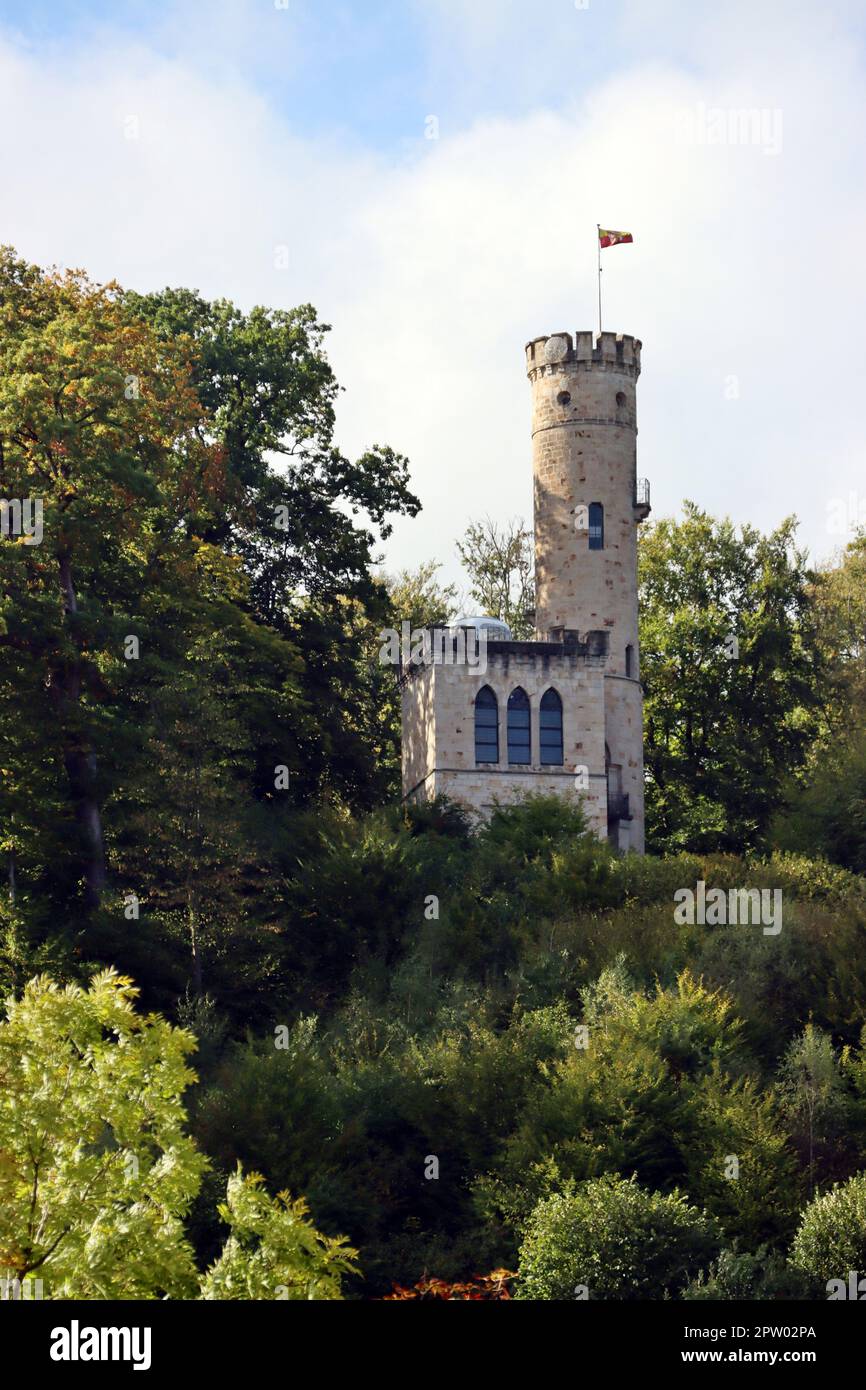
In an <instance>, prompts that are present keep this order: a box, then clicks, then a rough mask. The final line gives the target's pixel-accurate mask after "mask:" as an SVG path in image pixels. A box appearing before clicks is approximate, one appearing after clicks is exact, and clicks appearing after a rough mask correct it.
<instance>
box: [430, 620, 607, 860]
mask: <svg viewBox="0 0 866 1390" xmlns="http://www.w3.org/2000/svg"><path fill="white" fill-rule="evenodd" d="M495 647H496V650H495V652H491V651H488V657H487V666H486V670H483V671H482V670H477V669H475V668H472V667H468V666H465V665H464V666H447V665H431V666H426V667H424V668H422V669H419V670H417V671H415V672H413V673H411V674H410V675H409V677H408V679H407V680H406V682H405V684H404V688H403V749H404V761H403V790H404V794H405V795H406V796H410V797H415V798H417V797H424V798H429V797H432V796H436V795H439V794H440V793H442V794H444V795H447V796H449V797H451V798H452V799H453V800H456V801H460V802H461V803H462V804H463V805H465V806H467V807H469V808H470V809H471V810H472V811H474V812H476V813H477V814H478V815H481V816H485V815H488V814H489V812H490V811H491V810H492V808H493V805H494V802H495V801H497V800H498V801H500V802H503V803H506V804H507V803H510V802H513V801H516V800H519V799H520V798H521V797H523V796H526V795H528V794H530V793H552V794H555V795H558V796H562V797H565V798H567V799H569V800H583V801H584V802H585V809H586V812H587V815H588V817H589V819H590V822H591V824H592V826H593V828H594V829H595V830H596V832H597V833H598V834H599V835H604V834H606V830H607V785H606V778H605V753H604V720H605V710H604V706H605V683H604V669H603V666H602V665H601V664H600V663H598V662H595V661H592V660H590V659H588V658H587V657H585V656H583V655H580V654H577V653H565V652H564V651H563V650H562V648H561V647H553V646H552V644H544V649H543V650H538V649H537V648H536V644H534V643H518V642H515V643H504V642H503V643H496V644H495ZM533 648H536V649H535V650H533ZM485 685H486V686H489V687H490V688H491V690H493V692H494V694H495V695H496V699H497V703H498V707H499V762H498V763H496V764H491V763H483V764H476V762H475V697H476V695H477V694H478V691H479V690H480V689H481V688H482V687H483V686H485ZM518 687H520V688H522V689H523V690H524V691H525V692H526V695H527V697H528V699H529V706H530V730H531V757H532V762H531V763H530V764H529V765H527V766H525V767H522V766H521V767H515V766H509V763H508V737H507V717H508V716H507V711H508V698H509V696H510V695H511V693H512V691H514V690H515V689H517V688H518ZM431 688H432V692H433V693H432V700H431V697H430V690H431ZM550 689H554V690H556V692H557V693H558V695H559V697H560V699H561V700H562V705H563V757H564V763H563V766H562V767H542V765H541V761H540V737H539V705H540V701H541V697H542V695H544V693H545V692H546V691H547V690H550ZM431 727H432V728H435V737H434V739H433V743H432V746H431V743H430V740H429V730H430V728H431ZM425 750H426V751H425ZM425 756H426V757H427V759H428V761H427V765H426V768H425V769H424V773H423V775H422V774H421V767H422V764H423V759H424V757H425ZM583 768H585V769H586V770H587V775H588V781H589V786H588V788H587V787H584V785H583V783H584V777H583V774H582V773H581V772H580V769H583Z"/></svg>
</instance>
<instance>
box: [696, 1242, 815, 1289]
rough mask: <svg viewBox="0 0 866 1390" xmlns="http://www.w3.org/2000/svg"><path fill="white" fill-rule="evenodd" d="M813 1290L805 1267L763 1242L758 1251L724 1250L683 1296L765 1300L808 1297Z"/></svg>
mask: <svg viewBox="0 0 866 1390" xmlns="http://www.w3.org/2000/svg"><path fill="white" fill-rule="evenodd" d="M810 1292H811V1288H810V1281H809V1279H808V1278H807V1277H806V1276H805V1275H804V1274H803V1273H802V1271H801V1270H799V1269H795V1268H794V1266H793V1265H790V1264H788V1263H787V1261H786V1260H785V1258H784V1256H783V1255H780V1254H778V1253H775V1252H773V1251H772V1250H770V1249H769V1248H768V1247H767V1246H765V1245H762V1246H760V1247H759V1248H758V1249H757V1250H756V1251H755V1253H754V1254H750V1253H748V1252H747V1251H744V1250H743V1251H741V1250H736V1249H733V1250H723V1251H722V1252H721V1254H720V1255H719V1258H718V1259H717V1260H715V1261H714V1263H713V1264H711V1265H710V1266H709V1267H708V1268H707V1269H706V1270H704V1271H702V1272H701V1273H700V1274H699V1275H698V1277H697V1279H695V1280H694V1281H693V1282H692V1283H691V1284H689V1286H688V1288H686V1289H684V1290H683V1293H682V1295H681V1296H682V1298H683V1299H686V1300H688V1301H704V1300H707V1299H709V1300H711V1301H713V1302H719V1301H733V1302H755V1301H761V1302H765V1301H771V1300H774V1299H779V1300H783V1301H788V1300H798V1299H805V1298H808V1297H809V1294H810Z"/></svg>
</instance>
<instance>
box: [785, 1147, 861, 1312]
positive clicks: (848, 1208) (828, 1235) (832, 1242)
mask: <svg viewBox="0 0 866 1390" xmlns="http://www.w3.org/2000/svg"><path fill="white" fill-rule="evenodd" d="M791 1263H792V1265H794V1266H795V1268H797V1269H801V1270H803V1272H804V1273H805V1274H807V1275H808V1276H809V1277H810V1278H811V1279H813V1280H814V1281H815V1283H816V1285H817V1284H826V1283H827V1282H828V1281H829V1280H830V1279H847V1277H848V1275H849V1273H850V1272H851V1271H852V1270H857V1271H863V1270H866V1173H858V1174H857V1176H856V1177H853V1178H850V1179H849V1181H848V1182H846V1183H837V1184H836V1185H835V1186H834V1187H833V1188H831V1189H830V1191H829V1192H825V1193H824V1195H823V1196H822V1197H816V1198H815V1200H814V1201H813V1202H810V1203H809V1205H808V1206H807V1207H806V1210H805V1211H804V1212H803V1218H802V1220H801V1222H800V1229H799V1230H798V1231H797V1234H796V1236H795V1237H794V1244H793V1247H792V1249H791Z"/></svg>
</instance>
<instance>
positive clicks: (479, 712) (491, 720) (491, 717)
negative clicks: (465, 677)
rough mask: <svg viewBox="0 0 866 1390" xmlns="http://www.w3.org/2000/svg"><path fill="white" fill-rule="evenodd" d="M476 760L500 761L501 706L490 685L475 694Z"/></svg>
mask: <svg viewBox="0 0 866 1390" xmlns="http://www.w3.org/2000/svg"><path fill="white" fill-rule="evenodd" d="M475 761H476V762H477V763H498V762H499V706H498V704H497V703H496V696H495V695H494V694H493V691H492V690H491V689H490V686H489V685H485V686H483V687H482V689H481V690H479V692H478V694H477V695H476V696H475Z"/></svg>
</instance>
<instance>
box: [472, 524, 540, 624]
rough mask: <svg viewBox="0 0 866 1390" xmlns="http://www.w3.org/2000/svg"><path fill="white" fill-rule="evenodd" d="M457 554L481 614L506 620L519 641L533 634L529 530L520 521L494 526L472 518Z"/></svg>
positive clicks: (533, 581) (530, 534) (532, 561)
mask: <svg viewBox="0 0 866 1390" xmlns="http://www.w3.org/2000/svg"><path fill="white" fill-rule="evenodd" d="M457 553H458V555H459V556H460V559H461V560H462V562H463V566H464V569H465V570H466V573H467V574H468V575H469V581H470V586H471V587H470V594H471V597H472V599H473V600H474V602H475V603H476V604H477V605H478V607H479V609H480V611H481V613H483V614H485V615H487V616H488V617H491V618H499V619H500V620H501V621H502V622H503V623H507V624H508V626H509V627H510V629H511V633H512V636H513V637H514V638H515V639H516V640H518V641H520V640H525V639H529V638H532V637H533V636H534V633H535V557H534V554H533V541H532V532H531V531H530V530H529V529H528V528H527V526H526V524H525V522H523V521H509V522H507V523H506V524H505V525H503V526H501V527H500V526H499V525H497V523H496V522H495V521H492V520H491V519H490V517H489V516H488V517H485V518H484V519H483V521H473V522H471V524H470V525H469V526H468V528H467V530H466V532H465V534H464V537H463V540H462V541H458V542H457Z"/></svg>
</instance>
